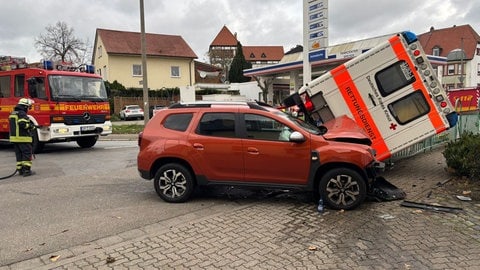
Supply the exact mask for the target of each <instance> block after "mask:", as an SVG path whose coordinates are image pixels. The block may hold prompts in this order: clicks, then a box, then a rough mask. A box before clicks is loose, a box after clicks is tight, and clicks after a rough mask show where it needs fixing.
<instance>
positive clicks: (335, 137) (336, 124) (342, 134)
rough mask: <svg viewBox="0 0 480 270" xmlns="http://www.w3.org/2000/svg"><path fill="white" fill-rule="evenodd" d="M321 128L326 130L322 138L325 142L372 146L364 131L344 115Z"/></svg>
mask: <svg viewBox="0 0 480 270" xmlns="http://www.w3.org/2000/svg"><path fill="white" fill-rule="evenodd" d="M323 126H324V127H326V128H327V129H328V131H327V132H326V133H325V134H323V137H324V138H325V139H327V140H330V141H341V142H349V143H358V144H365V145H371V144H372V141H371V140H370V138H369V137H368V136H367V134H366V133H365V131H364V130H363V129H362V128H360V127H359V126H358V125H357V124H356V123H355V121H353V119H351V118H349V117H348V116H346V115H342V116H340V117H337V118H335V119H332V120H330V121H328V122H326V123H325V124H323Z"/></svg>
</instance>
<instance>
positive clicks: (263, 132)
mask: <svg viewBox="0 0 480 270" xmlns="http://www.w3.org/2000/svg"><path fill="white" fill-rule="evenodd" d="M245 127H246V130H247V138H249V139H256V140H268V141H289V137H290V134H291V133H292V132H293V130H292V129H290V128H289V127H287V126H285V125H284V124H282V123H280V122H278V121H277V120H275V119H272V118H269V117H265V116H262V115H257V114H245Z"/></svg>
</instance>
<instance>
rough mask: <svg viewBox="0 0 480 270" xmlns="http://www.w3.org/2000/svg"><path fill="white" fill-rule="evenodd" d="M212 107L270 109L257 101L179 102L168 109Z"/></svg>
mask: <svg viewBox="0 0 480 270" xmlns="http://www.w3.org/2000/svg"><path fill="white" fill-rule="evenodd" d="M214 105H232V106H234V105H237V106H238V105H243V106H248V107H249V108H251V109H258V110H266V109H265V108H264V107H265V106H268V107H272V106H270V105H268V104H266V103H263V102H258V101H249V102H246V101H194V102H180V103H174V104H172V105H170V106H169V108H170V109H175V108H210V107H212V106H214Z"/></svg>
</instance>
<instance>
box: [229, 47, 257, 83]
mask: <svg viewBox="0 0 480 270" xmlns="http://www.w3.org/2000/svg"><path fill="white" fill-rule="evenodd" d="M249 68H252V64H251V63H248V62H247V61H246V60H245V56H244V55H243V49H242V44H241V43H240V42H237V51H236V53H235V56H234V57H233V61H232V64H231V65H230V70H229V71H228V80H229V81H230V82H231V83H242V82H249V81H250V80H251V78H250V77H245V76H243V70H244V69H249Z"/></svg>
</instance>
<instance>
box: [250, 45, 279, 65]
mask: <svg viewBox="0 0 480 270" xmlns="http://www.w3.org/2000/svg"><path fill="white" fill-rule="evenodd" d="M242 48H243V55H244V56H245V60H247V61H249V62H251V61H280V60H281V59H282V57H283V55H284V52H283V46H242Z"/></svg>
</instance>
